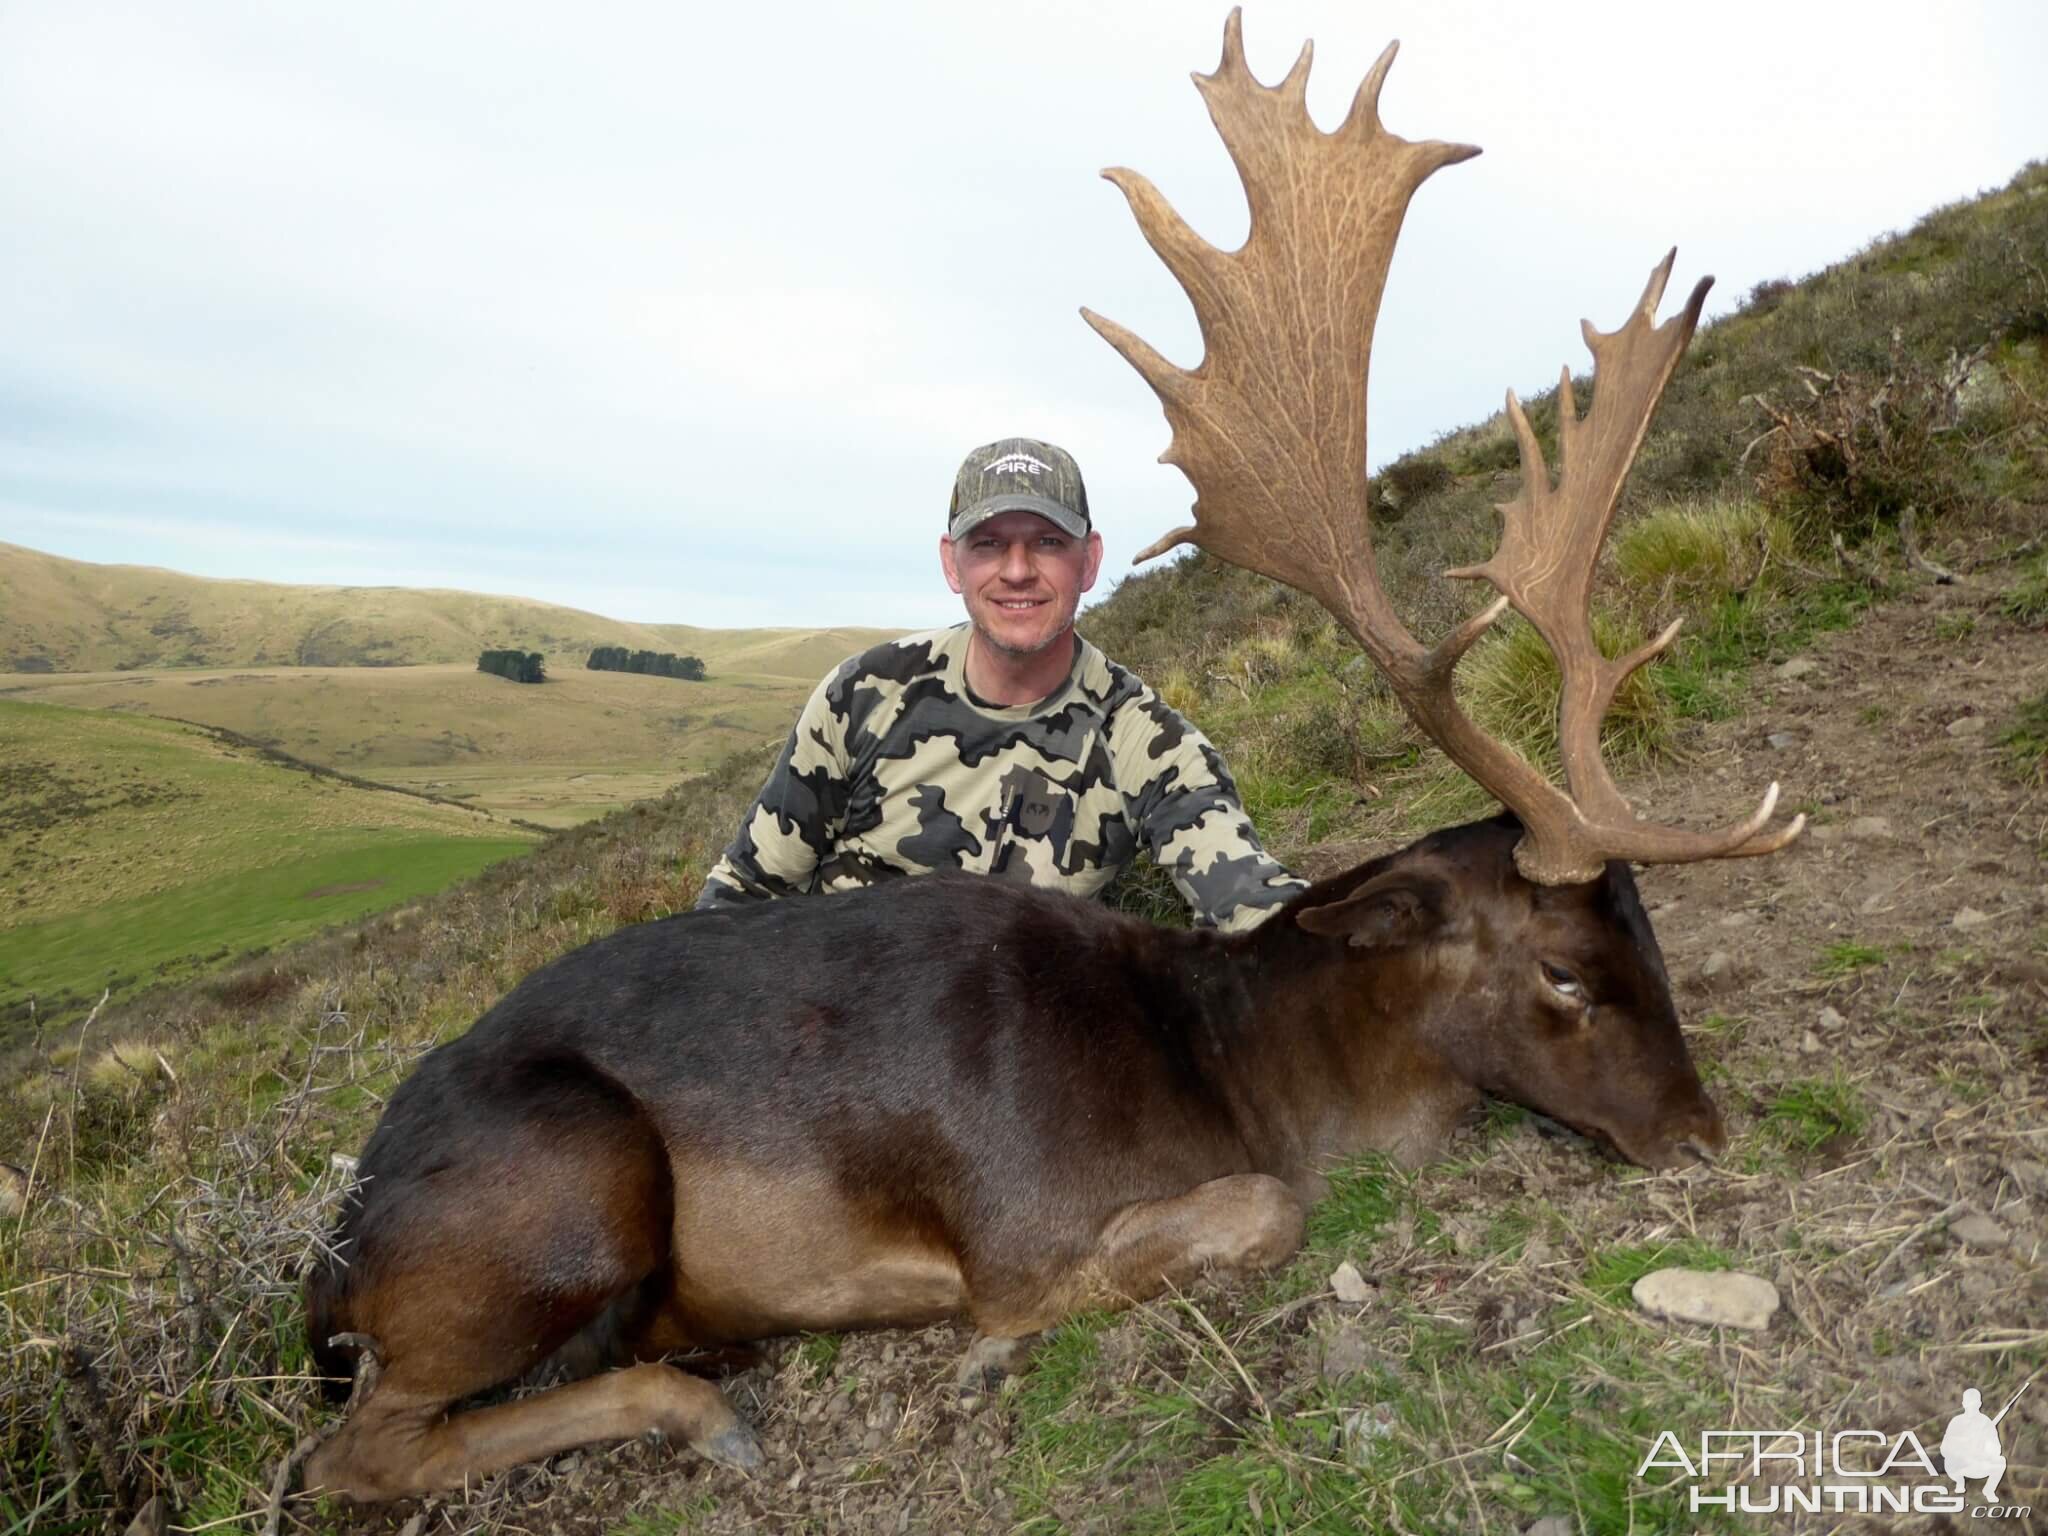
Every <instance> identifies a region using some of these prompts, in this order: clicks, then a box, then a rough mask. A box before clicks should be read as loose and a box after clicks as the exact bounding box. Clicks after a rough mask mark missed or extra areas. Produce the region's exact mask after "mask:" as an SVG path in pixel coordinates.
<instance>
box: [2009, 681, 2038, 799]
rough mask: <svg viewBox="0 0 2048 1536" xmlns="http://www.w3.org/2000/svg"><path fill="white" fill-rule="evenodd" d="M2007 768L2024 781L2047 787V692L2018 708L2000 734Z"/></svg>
mask: <svg viewBox="0 0 2048 1536" xmlns="http://www.w3.org/2000/svg"><path fill="white" fill-rule="evenodd" d="M1998 745H1999V746H2000V748H2001V749H2002V750H2003V751H2004V753H2005V761H2006V765H2007V766H2008V767H2009V768H2010V769H2011V770H2012V772H2013V773H2014V775H2015V776H2017V777H2018V778H2019V779H2020V780H2021V781H2022V782H2025V783H2029V784H2038V785H2042V786H2048V693H2044V694H2041V695H2039V696H2038V697H2036V698H2032V699H2029V700H2028V701H2027V702H2026V703H2024V704H2022V705H2021V706H2020V707H2019V710H2018V712H2017V713H2016V714H2015V715H2014V717H2013V719H2012V722H2011V723H2010V724H2009V725H2007V726H2006V727H2005V728H2004V729H2003V730H2002V731H2000V732H1999V735H1998Z"/></svg>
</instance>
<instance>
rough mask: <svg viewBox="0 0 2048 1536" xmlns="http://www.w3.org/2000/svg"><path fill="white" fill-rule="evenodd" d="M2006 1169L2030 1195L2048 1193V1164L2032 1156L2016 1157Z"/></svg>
mask: <svg viewBox="0 0 2048 1536" xmlns="http://www.w3.org/2000/svg"><path fill="white" fill-rule="evenodd" d="M2006 1171H2007V1172H2008V1173H2010V1174H2011V1175H2012V1176H2013V1179H2014V1181H2015V1182H2016V1183H2017V1184H2018V1185H2019V1187H2020V1188H2021V1189H2024V1190H2025V1191H2026V1192H2027V1193H2028V1194H2030V1195H2038V1194H2042V1193H2048V1166H2044V1165H2043V1164H2041V1163H2038V1162H2036V1161H2035V1160H2034V1159H2033V1158H2031V1157H2016V1158H2014V1159H2013V1160H2012V1162H2011V1163H2010V1164H2009V1165H2008V1166H2007V1169H2006Z"/></svg>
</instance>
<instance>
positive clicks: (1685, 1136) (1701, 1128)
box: [1672, 1094, 1728, 1163]
mask: <svg viewBox="0 0 2048 1536" xmlns="http://www.w3.org/2000/svg"><path fill="white" fill-rule="evenodd" d="M1686 1121H1687V1123H1685V1124H1683V1125H1681V1126H1680V1127H1678V1134H1677V1135H1675V1136H1673V1137H1672V1140H1673V1141H1674V1142H1676V1143H1677V1144H1678V1147H1679V1149H1680V1150H1681V1151H1684V1152H1690V1153H1691V1154H1692V1155H1693V1156H1694V1157H1696V1158H1698V1159H1699V1160H1700V1161H1701V1162H1703V1163H1713V1162H1718V1161H1720V1159H1721V1156H1722V1154H1723V1153H1725V1152H1726V1151H1727V1150H1728V1127H1727V1126H1726V1125H1724V1124H1723V1123H1722V1120H1721V1111H1720V1110H1719V1109H1717V1108H1715V1106H1714V1101H1713V1100H1712V1099H1710V1098H1707V1097H1706V1096H1705V1095H1704V1094H1703V1095H1701V1097H1700V1101H1699V1104H1698V1106H1697V1107H1696V1108H1695V1109H1694V1110H1693V1111H1692V1113H1691V1114H1690V1115H1688V1116H1687V1117H1686Z"/></svg>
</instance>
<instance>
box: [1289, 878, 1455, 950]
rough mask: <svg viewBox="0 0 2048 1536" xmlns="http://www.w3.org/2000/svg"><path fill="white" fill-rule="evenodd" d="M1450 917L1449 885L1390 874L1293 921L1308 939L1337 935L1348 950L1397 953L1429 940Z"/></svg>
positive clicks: (1298, 914)
mask: <svg viewBox="0 0 2048 1536" xmlns="http://www.w3.org/2000/svg"><path fill="white" fill-rule="evenodd" d="M1450 911H1451V887H1450V882H1449V881H1447V880H1445V879H1444V878H1443V877H1442V876H1441V875H1436V874H1431V873H1430V872H1428V871H1427V870H1420V869H1394V870H1389V871H1387V873H1385V874H1383V875H1379V876H1376V877H1375V878H1373V879H1371V880H1368V881H1366V883H1365V884H1364V885H1361V886H1360V887H1359V888H1358V889H1357V890H1355V891H1353V892H1352V893H1351V894H1350V895H1349V896H1345V897H1342V898H1340V899H1339V900H1337V901H1333V902H1330V903H1329V904H1328V905H1327V906H1321V907H1310V908H1309V909H1308V910H1307V911H1304V912H1298V913H1296V914H1295V918H1294V920H1295V922H1296V923H1298V924H1300V925H1301V927H1303V928H1305V929H1306V930H1307V931H1308V932H1310V933H1323V934H1329V935H1330V936H1331V937H1333V938H1334V937H1337V936H1339V935H1341V936H1343V937H1344V938H1346V939H1348V940H1349V941H1350V944H1351V947H1352V948H1353V949H1399V948H1401V947H1402V946H1403V945H1407V944H1419V943H1421V942H1422V941H1423V940H1424V939H1428V938H1431V937H1434V936H1435V935H1436V934H1437V933H1438V932H1440V931H1441V930H1442V929H1443V927H1444V925H1445V923H1446V922H1447V921H1448V920H1449V917H1450Z"/></svg>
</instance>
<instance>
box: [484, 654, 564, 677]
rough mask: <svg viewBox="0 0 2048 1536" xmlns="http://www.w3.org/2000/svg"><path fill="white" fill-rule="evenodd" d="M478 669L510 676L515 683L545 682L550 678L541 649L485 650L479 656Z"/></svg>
mask: <svg viewBox="0 0 2048 1536" xmlns="http://www.w3.org/2000/svg"><path fill="white" fill-rule="evenodd" d="M476 669H477V671H479V672H495V673H497V675H498V676H500V677H509V678H511V679H512V681H513V682H515V683H544V682H546V681H547V680H548V674H547V669H546V668H544V667H543V666H542V665H541V654H540V652H539V651H485V652H484V653H483V654H482V655H481V656H479V657H477V659H476Z"/></svg>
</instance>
